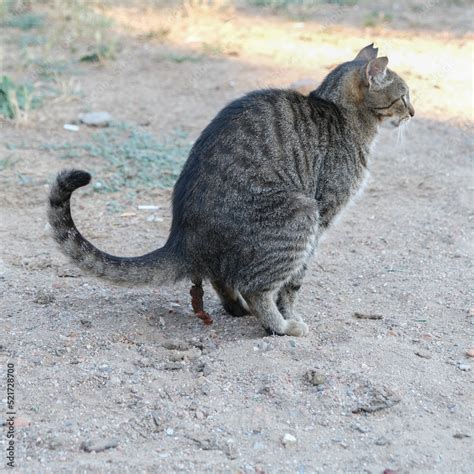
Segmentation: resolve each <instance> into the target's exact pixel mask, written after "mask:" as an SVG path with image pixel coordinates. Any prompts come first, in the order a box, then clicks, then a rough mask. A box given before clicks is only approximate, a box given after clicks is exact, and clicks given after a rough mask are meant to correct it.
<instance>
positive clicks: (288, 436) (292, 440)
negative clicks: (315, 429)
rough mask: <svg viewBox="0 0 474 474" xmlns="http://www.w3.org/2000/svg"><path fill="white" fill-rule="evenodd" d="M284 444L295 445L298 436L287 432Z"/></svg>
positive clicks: (283, 440)
mask: <svg viewBox="0 0 474 474" xmlns="http://www.w3.org/2000/svg"><path fill="white" fill-rule="evenodd" d="M281 442H282V444H283V446H285V447H286V446H293V445H295V444H296V438H295V437H294V436H293V435H292V434H290V433H285V434H284V435H283V438H282V440H281Z"/></svg>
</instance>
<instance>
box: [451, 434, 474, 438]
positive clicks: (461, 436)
mask: <svg viewBox="0 0 474 474" xmlns="http://www.w3.org/2000/svg"><path fill="white" fill-rule="evenodd" d="M470 437H471V435H468V434H467V433H455V434H453V438H456V439H463V438H470Z"/></svg>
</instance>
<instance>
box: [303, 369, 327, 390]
mask: <svg viewBox="0 0 474 474" xmlns="http://www.w3.org/2000/svg"><path fill="white" fill-rule="evenodd" d="M305 378H306V380H307V381H308V382H309V383H310V384H312V385H315V386H318V385H323V384H325V383H326V377H325V376H324V375H322V374H318V373H317V372H316V371H315V370H308V371H307V372H306V373H305Z"/></svg>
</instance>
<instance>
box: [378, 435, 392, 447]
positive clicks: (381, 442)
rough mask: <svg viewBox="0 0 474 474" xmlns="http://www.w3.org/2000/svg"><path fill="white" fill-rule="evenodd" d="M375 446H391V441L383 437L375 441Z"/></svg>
mask: <svg viewBox="0 0 474 474" xmlns="http://www.w3.org/2000/svg"><path fill="white" fill-rule="evenodd" d="M375 444H376V445H377V446H387V444H390V441H389V440H388V439H387V438H385V437H384V436H381V437H380V438H377V439H376V440H375Z"/></svg>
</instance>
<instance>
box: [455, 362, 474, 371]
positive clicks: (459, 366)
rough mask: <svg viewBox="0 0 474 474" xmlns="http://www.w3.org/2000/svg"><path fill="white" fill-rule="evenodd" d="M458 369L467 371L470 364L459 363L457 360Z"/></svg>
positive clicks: (469, 368)
mask: <svg viewBox="0 0 474 474" xmlns="http://www.w3.org/2000/svg"><path fill="white" fill-rule="evenodd" d="M458 369H459V370H462V371H464V372H467V371H468V370H471V366H470V365H469V364H464V363H459V362H458Z"/></svg>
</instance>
